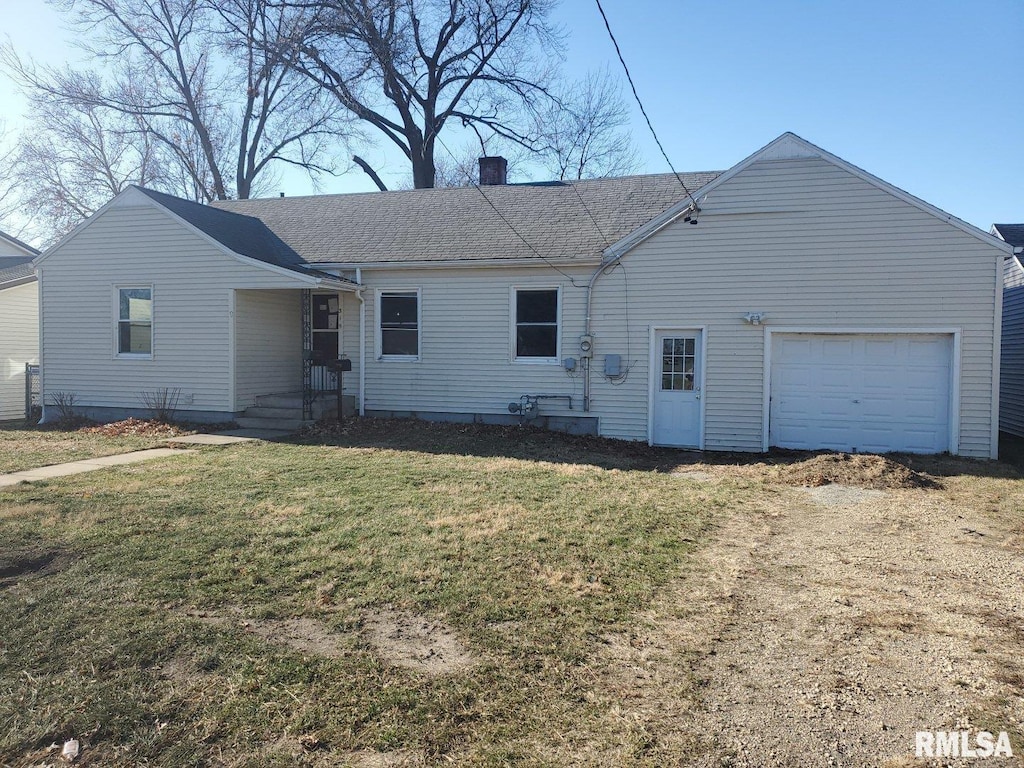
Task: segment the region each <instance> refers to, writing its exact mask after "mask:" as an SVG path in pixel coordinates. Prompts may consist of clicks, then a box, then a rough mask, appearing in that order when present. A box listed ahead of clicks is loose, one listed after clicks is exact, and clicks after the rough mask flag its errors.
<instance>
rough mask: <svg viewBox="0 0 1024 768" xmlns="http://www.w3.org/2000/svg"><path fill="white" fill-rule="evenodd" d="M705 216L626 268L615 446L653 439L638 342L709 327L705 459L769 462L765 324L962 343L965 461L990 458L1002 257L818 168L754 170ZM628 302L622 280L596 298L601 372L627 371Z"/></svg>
mask: <svg viewBox="0 0 1024 768" xmlns="http://www.w3.org/2000/svg"><path fill="white" fill-rule="evenodd" d="M702 207H703V212H702V214H701V216H700V219H699V221H700V223H699V224H698V225H697V226H691V225H689V224H684V223H682V222H679V223H676V224H673V225H670V226H668V227H666V228H665V229H663V230H662V231H661V232H659V233H657V234H656V235H654V236H652V237H651V238H650V239H648V240H647V241H645V242H644V243H642V244H641V245H639V246H638V247H637V248H636V249H634V250H633V251H632V252H630V253H629V254H627V255H626V257H625V259H624V260H623V265H624V267H625V269H626V271H627V273H628V281H629V282H628V286H629V298H630V307H629V316H628V321H629V326H630V338H629V339H628V341H629V343H630V347H631V349H630V351H629V353H628V361H629V365H631V366H633V369H632V371H631V373H630V376H629V378H628V380H627V381H626V382H625V383H624V384H622V385H621V386H610V385H609V384H608V383H607V382H605V381H604V380H603V379H602V378H601V377H599V376H595V377H594V391H593V401H592V402H593V408H594V410H595V411H596V412H599V413H600V414H601V426H602V432H603V433H604V434H606V435H609V436H614V437H626V438H632V439H637V438H638V437H642V436H643V435H644V434H645V432H646V424H647V394H646V388H647V385H648V371H647V368H648V364H647V360H646V359H645V354H644V349H645V347H644V342H641V341H640V339H641V335H640V334H641V332H642V333H643V334H646V329H647V327H648V325H651V324H653V325H660V326H673V327H688V326H697V325H706V326H707V337H706V343H707V353H706V354H707V369H706V379H707V385H706V389H705V391H704V399H705V404H704V407H705V409H706V417H705V418H706V436H705V446H706V447H707V448H708V449H712V450H746V451H756V450H760V449H761V446H762V439H763V435H762V424H763V419H762V413H763V386H762V385H763V376H764V363H765V361H764V333H765V327H757V326H752V325H749V324H747V323H745V322H744V321H743V319H742V318H743V316H744V315H745V314H747V313H748V312H752V311H756V312H764V313H765V323H766V326H790V327H814V328H824V327H829V326H831V327H843V326H847V327H849V326H856V327H860V328H870V327H878V328H901V329H914V328H937V327H941V328H948V327H957V328H961V329H962V334H961V342H962V362H961V371H960V373H961V397H960V409H961V428H960V445H959V450H960V452H961V453H964V454H966V455H969V456H979V457H987V456H989V455H990V450H991V429H992V362H993V360H992V357H993V354H994V352H995V350H996V349H997V347H996V339H995V338H994V333H993V326H994V318H995V312H996V301H997V295H996V289H995V286H996V284H997V278H998V277H1000V276H1001V270H1002V259H1001V253H1000V252H999V251H997V250H996V249H995V248H993V247H990V246H987V245H985V243H983V242H981V241H980V240H979V239H977V238H975V237H972V236H971V235H969V234H967V233H965V232H962V231H961V230H958V229H956V228H954V227H952V226H950V225H948V224H946V223H944V222H942V221H941V220H939V219H937V218H935V217H934V216H931V215H929V214H927V213H925V212H923V211H921V210H919V209H918V208H915V207H913V206H911V205H909V204H908V203H905V202H903V201H900V200H899V199H897V198H895V197H894V196H892V195H890V194H888V193H887V192H885V191H883V190H881V189H879V188H877V187H875V186H874V185H872V184H869V183H867V182H865V181H863V180H862V179H860V178H857V177H856V176H854V175H852V174H850V173H848V172H846V171H844V170H843V169H841V168H838V167H836V166H835V165H833V164H831V163H829V162H826V161H824V160H821V159H816V158H814V159H795V160H782V161H761V162H757V163H754V164H753V165H751V166H750V167H749V168H747V169H746V170H744V171H743V172H741V173H739V174H738V175H737V176H735V177H734V178H733V179H731V180H729V181H727V182H725V183H724V184H722V186H720V187H719V188H718V189H717V190H715V191H714V192H713V193H712V195H711V196H710V197H709V199H708V200H707V201H706V202H704V203H703V204H702ZM766 209H770V212H769V211H768V210H766ZM624 289H625V283H624V280H623V276H622V274H621V272H620V271H619V270H616V271H614V272H612V273H611V274H609V275H608V276H606V277H603V278H601V280H600V281H599V282H598V284H597V289H596V292H595V297H594V326H593V327H594V333H595V334H596V336H597V339H598V341H597V342H596V346H595V349H596V352H597V356H596V358H595V359H596V360H600V357H601V355H602V354H603V353H605V352H617V353H621V354H623V355H627V351H626V343H627V337H626V334H625V333H624V330H623V329H624V326H625V321H626V316H625V312H624V305H625V290H624ZM624 360H625V358H624ZM595 367H599V366H595ZM954 450H955V448H954Z"/></svg>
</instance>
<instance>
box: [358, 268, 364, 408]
mask: <svg viewBox="0 0 1024 768" xmlns="http://www.w3.org/2000/svg"><path fill="white" fill-rule="evenodd" d="M356 282H357V283H358V284H359V287H358V288H357V289H356V298H357V299H359V415H360V416H365V415H366V299H364V298H363V270H361V269H359V267H356Z"/></svg>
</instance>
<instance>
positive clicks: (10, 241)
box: [0, 230, 39, 259]
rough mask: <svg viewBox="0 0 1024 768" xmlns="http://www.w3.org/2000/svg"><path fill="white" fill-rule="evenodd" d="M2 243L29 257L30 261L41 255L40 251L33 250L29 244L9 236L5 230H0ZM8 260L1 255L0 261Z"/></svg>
mask: <svg viewBox="0 0 1024 768" xmlns="http://www.w3.org/2000/svg"><path fill="white" fill-rule="evenodd" d="M0 243H6V244H7V245H8V246H10V247H12V248H14V249H15V250H17V251H20V252H21V253H22V254H23V255H25V256H28V257H29V259H33V258H35V257H36V256H38V255H39V251H37V250H36V249H35V248H33V247H32V246H31V245H29V244H28V243H25V242H22V241H21V240H19V239H18V238H16V237H14V236H13V235H9V234H7V233H6V232H4V231H3V230H0ZM3 258H8V257H4V256H2V255H0V259H3Z"/></svg>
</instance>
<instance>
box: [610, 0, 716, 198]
mask: <svg viewBox="0 0 1024 768" xmlns="http://www.w3.org/2000/svg"><path fill="white" fill-rule="evenodd" d="M594 2H596V3H597V10H598V11H600V12H601V18H602V19H604V28H605V29H607V30H608V37H610V38H611V39H612V45H614V46H615V53H616V54H618V57H619V62H620V63H621V64H622V69H623V70H625V72H626V79H627V80H628V81H629V87H630V88H631V89H632V90H633V98H635V99H636V103H637V104H639V105H640V112H641V114H643V116H644V120H646V121H647V127H648V128H650V129H651V135H652V136H653V137H654V143H655V144H657V145H658V149H660V150H661V156H662V157H664V158H665V162H666V163H668V167H669V168H671V169H672V173H673V175H674V176H675V177H676V180H677V181H678V182H679V185H680V186H681V187H682V188H683V191H684V192H685V193H686V196H687V197H689V198H690V202H691V203H693V207H694V208H696V207H697V201H696V200H695V199H694V197H693V193H692V192H690V190H689V189H688V188H687V186H686V183H685V182H684V181H683V177H682V176H681V175H680V174H679V172H678V171H676V169H675V166H674V165H672V161H671V160H669V158H668V152H666V151H665V147H663V146H662V144H661V139H659V138H658V134H657V132H656V131H655V130H654V126H653V125H652V124H651V118H650V117H648V116H647V110H646V109H644V103H643V102H642V101H641V100H640V94H639V93H637V90H636V84H635V83H634V82H633V76H632V75H631V74H630V73H629V67H627V66H626V60H625V59H624V58H623V57H622V49H621V48H619V41H618V40H616V39H615V34H614V33H613V32H612V25H611V24H609V23H608V16H607V15H606V14H605V12H604V8H603V7H602V6H601V0H594Z"/></svg>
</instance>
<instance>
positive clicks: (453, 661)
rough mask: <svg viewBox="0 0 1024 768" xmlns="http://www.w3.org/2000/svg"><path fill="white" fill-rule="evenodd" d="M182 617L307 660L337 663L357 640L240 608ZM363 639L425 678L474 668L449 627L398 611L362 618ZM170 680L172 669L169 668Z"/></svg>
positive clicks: (304, 621)
mask: <svg viewBox="0 0 1024 768" xmlns="http://www.w3.org/2000/svg"><path fill="white" fill-rule="evenodd" d="M186 615H187V616H189V617H191V618H193V619H197V620H198V621H201V622H202V623H204V624H208V625H210V626H215V627H227V628H234V629H239V630H242V631H244V632H248V633H250V634H253V635H256V636H257V637H259V638H261V639H263V640H265V641H266V642H268V643H271V644H272V645H281V646H285V647H288V648H291V649H292V650H296V651H299V652H301V653H306V654H310V655H317V656H324V657H327V658H339V657H341V656H344V655H347V654H350V653H353V652H354V651H355V648H356V643H355V641H356V637H355V636H354V635H352V634H345V633H341V632H336V631H334V630H333V629H331V628H330V627H328V626H326V625H325V624H323V623H322V622H320V621H317V620H316V619H309V618H294V619H254V618H250V617H248V616H246V615H245V613H244V611H243V610H242V609H241V608H238V607H232V608H227V609H225V610H222V611H218V612H210V611H186ZM361 634H362V638H363V640H365V641H366V642H367V643H369V644H370V645H371V646H373V648H374V650H375V651H376V652H377V653H378V654H379V655H380V657H381V658H382V659H383V660H384V661H385V662H387V663H389V664H393V665H395V666H398V667H404V668H406V669H413V670H416V671H417V672H422V673H423V674H426V675H431V676H434V675H448V674H454V673H456V672H458V671H460V670H462V669H465V668H466V667H469V666H471V665H472V664H473V663H475V661H476V659H475V657H474V656H473V655H472V654H471V653H469V652H468V651H467V650H466V648H465V647H464V646H463V644H462V642H461V641H460V640H459V638H458V635H457V634H456V633H455V631H454V630H453V629H451V628H450V627H448V626H447V625H445V624H443V623H441V622H438V621H432V620H430V619H426V618H423V617H422V616H416V615H414V614H411V613H405V612H402V611H393V610H390V609H381V610H375V611H370V612H368V613H366V614H365V615H364V616H363V619H362V633H361ZM169 669H170V673H171V674H172V675H173V674H174V673H175V671H180V670H176V667H175V664H174V663H172V664H171V665H170V667H169Z"/></svg>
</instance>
